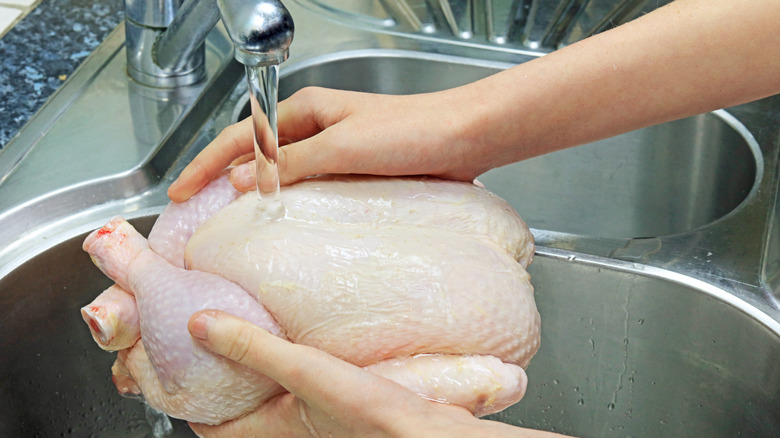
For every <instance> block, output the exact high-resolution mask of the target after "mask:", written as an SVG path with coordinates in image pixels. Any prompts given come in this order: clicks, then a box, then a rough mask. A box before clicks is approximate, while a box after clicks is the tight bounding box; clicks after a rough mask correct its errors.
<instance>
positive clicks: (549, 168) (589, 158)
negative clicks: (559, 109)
mask: <svg viewBox="0 0 780 438" xmlns="http://www.w3.org/2000/svg"><path fill="white" fill-rule="evenodd" d="M508 67H510V65H509V64H503V63H495V62H481V61H476V60H473V59H462V58H457V57H450V56H443V55H442V56H437V55H431V54H423V55H421V54H417V53H415V52H403V51H394V50H384V51H377V50H373V51H370V52H363V51H354V52H342V53H339V54H338V56H333V55H328V56H322V57H316V58H312V59H309V60H307V61H305V62H302V63H299V64H294V65H292V66H291V67H290V68H287V66H283V67H282V73H281V76H280V78H281V79H280V91H279V97H280V99H284V98H286V97H289V96H290V95H292V94H293V93H294V92H295V91H297V90H299V89H301V88H303V87H305V86H309V85H316V86H323V87H329V88H337V89H345V90H353V91H363V92H371V93H387V94H411V93H423V92H431V91H437V90H442V89H446V88H451V87H455V86H459V85H463V84H466V83H469V82H472V81H475V80H478V79H481V78H484V77H486V76H488V75H491V74H493V73H496V72H498V71H500V70H502V69H505V68H508ZM236 113H237V115H236V119H240V118H243V117H246V116H248V115H249V114H250V113H249V109H248V107H247V106H246V104H245V103H242V105H241V106H240V107H239V111H237V112H236ZM760 163H761V152H760V150H759V148H758V146H757V144H756V142H755V140H753V138H752V136H751V135H750V133H749V132H748V131H747V130H746V129H745V128H744V127H743V126H742V125H741V124H740V122H739V121H737V120H736V119H735V118H733V117H732V116H731V115H730V114H729V113H728V112H726V111H716V112H713V113H708V114H702V115H698V116H695V117H690V118H687V119H683V120H679V121H675V122H670V123H664V124H661V125H658V126H653V127H649V128H645V129H640V130H637V131H633V132H629V133H627V134H623V135H620V136H617V137H613V138H610V139H606V140H602V141H598V142H595V143H591V144H588V145H584V146H580V147H577V148H573V149H570V150H565V151H561V152H557V153H553V154H549V155H546V156H542V157H538V158H534V159H531V160H527V161H524V162H521V163H516V164H511V165H508V166H505V167H502V168H499V169H494V170H492V171H490V172H488V173H486V174H484V175H482V176H481V177H480V178H479V179H480V180H481V181H482V182H483V183H484V184H485V185H486V186H487V187H488V188H490V189H491V190H492V191H494V192H496V193H497V194H498V195H500V196H501V197H503V198H505V199H506V200H508V201H509V202H510V203H511V204H512V205H513V206H514V207H515V208H516V209H517V210H518V211H519V212H520V214H521V215H522V216H523V218H524V219H525V220H526V221H527V222H528V224H529V225H530V226H531V227H533V228H537V229H543V230H548V231H557V232H564V233H569V234H578V235H587V236H596V237H614V238H637V237H657V236H665V235H671V234H676V233H681V232H685V231H690V230H693V229H695V228H697V227H701V226H703V225H706V224H709V223H711V222H713V221H716V220H717V219H719V218H721V217H723V216H725V215H727V214H728V213H729V212H731V211H733V210H734V209H735V208H737V207H738V206H739V205H740V203H742V202H743V201H744V200H745V199H746V198H747V197H748V195H749V194H750V193H751V190H753V189H754V187H755V186H756V185H757V183H758V182H759V179H760V170H759V169H761V168H762V167H761V166H760Z"/></svg>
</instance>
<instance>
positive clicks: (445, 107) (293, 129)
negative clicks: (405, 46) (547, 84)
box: [168, 87, 491, 202]
mask: <svg viewBox="0 0 780 438" xmlns="http://www.w3.org/2000/svg"><path fill="white" fill-rule="evenodd" d="M464 93H465V91H464V90H463V89H453V90H447V91H443V92H438V93H429V94H420V95H409V96H390V95H378V94H368V93H357V92H349V91H339V90H331V89H324V88H313V87H311V88H305V89H303V90H301V91H299V92H297V93H296V94H294V95H293V96H292V97H290V98H289V99H287V100H285V101H283V102H280V103H279V108H278V125H279V128H278V129H279V142H280V144H281V145H285V146H284V147H282V148H280V150H279V163H278V166H279V174H280V175H279V176H280V182H281V184H282V185H285V184H290V183H292V182H295V181H297V180H300V179H302V178H304V177H307V176H311V175H317V174H323V173H360V174H379V175H422V174H427V175H434V176H440V177H443V178H449V179H456V180H464V181H471V180H473V179H474V178H475V177H476V176H478V175H479V174H481V173H483V172H484V171H486V170H488V169H490V168H491V165H490V163H489V160H487V159H485V157H484V155H485V154H482V153H479V151H476V150H474V148H473V145H474V144H475V143H477V142H476V141H473V139H471V138H470V135H472V136H473V135H474V134H473V130H470V129H469V127H468V126H469V123H473V122H471V121H470V118H469V117H468V116H469V114H467V113H468V111H469V109H470V108H471V107H472V106H473V105H472V104H469V103H467V102H469V100H468V99H467V98H466V97H464V96H463V94H464ZM252 137H253V131H252V123H251V119H246V120H243V121H241V122H239V123H236V124H235V125H231V126H229V127H227V128H226V129H225V130H224V131H222V132H221V133H220V134H219V135H218V136H217V137H216V138H215V139H214V141H213V142H211V144H209V145H208V146H207V147H206V148H205V149H204V150H203V151H202V152H201V153H200V154H199V155H198V156H197V157H195V159H194V160H193V161H192V162H191V163H190V164H189V165H188V166H187V167H186V168H185V169H184V171H183V172H182V173H181V175H180V176H179V178H178V179H177V180H176V181H175V182H174V183H173V185H171V187H170V189H169V191H168V194H169V196H170V197H171V199H172V200H174V201H178V202H181V201H184V200H186V199H188V198H189V197H191V196H192V195H194V194H195V193H197V191H198V190H200V189H201V188H202V187H203V186H204V185H206V184H207V183H208V182H209V181H210V180H211V179H212V178H214V177H215V176H216V175H218V174H219V172H220V171H222V170H223V169H224V168H225V167H227V166H228V165H237V167H235V168H234V169H233V170H232V172H231V181H232V182H233V184H234V186H236V188H237V189H238V190H241V191H247V190H250V189H252V188H254V187H255V166H254V164H253V163H251V162H249V161H251V160H253V158H254V143H253V138H252Z"/></svg>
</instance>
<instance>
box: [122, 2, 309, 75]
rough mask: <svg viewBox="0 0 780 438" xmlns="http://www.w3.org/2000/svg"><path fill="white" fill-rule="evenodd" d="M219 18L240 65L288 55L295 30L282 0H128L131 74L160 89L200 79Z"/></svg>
mask: <svg viewBox="0 0 780 438" xmlns="http://www.w3.org/2000/svg"><path fill="white" fill-rule="evenodd" d="M220 18H221V19H222V21H223V23H224V24H225V27H226V28H227V30H228V33H229V34H230V38H231V40H232V41H233V45H234V47H235V50H234V57H235V58H236V60H238V61H239V62H241V63H242V64H245V65H249V66H258V65H269V64H280V63H282V62H283V61H284V60H286V59H287V56H288V54H289V47H290V43H292V39H293V33H294V30H295V29H294V25H293V20H292V16H291V15H290V13H289V12H288V11H287V8H285V7H284V5H283V4H282V3H281V2H280V1H279V0H125V35H126V43H125V45H126V50H127V72H128V74H129V75H130V77H131V78H133V79H134V80H136V81H137V82H140V83H141V84H144V85H149V86H153V87H159V88H174V87H178V86H185V85H192V84H195V83H197V82H199V81H201V80H202V79H203V78H204V77H205V45H204V41H205V39H206V36H207V34H208V33H209V31H210V30H211V29H212V28H213V27H214V25H216V24H217V22H218V21H219V20H220Z"/></svg>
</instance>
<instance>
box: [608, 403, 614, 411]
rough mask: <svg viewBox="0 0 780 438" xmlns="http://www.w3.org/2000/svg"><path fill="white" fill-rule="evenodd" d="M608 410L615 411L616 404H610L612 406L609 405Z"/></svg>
mask: <svg viewBox="0 0 780 438" xmlns="http://www.w3.org/2000/svg"><path fill="white" fill-rule="evenodd" d="M607 409H609V410H610V411H611V410H614V409H615V404H614V403H610V404H608V405H607Z"/></svg>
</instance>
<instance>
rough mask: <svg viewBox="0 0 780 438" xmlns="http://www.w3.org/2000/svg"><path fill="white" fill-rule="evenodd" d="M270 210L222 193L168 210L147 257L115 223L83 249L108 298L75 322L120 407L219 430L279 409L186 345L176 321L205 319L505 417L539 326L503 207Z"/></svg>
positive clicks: (368, 192)
mask: <svg viewBox="0 0 780 438" xmlns="http://www.w3.org/2000/svg"><path fill="white" fill-rule="evenodd" d="M281 200H282V203H281V204H279V203H272V202H260V201H258V197H257V194H256V193H254V192H250V193H247V194H243V195H241V194H239V193H238V192H236V191H235V190H234V189H233V187H232V186H231V185H230V183H229V182H228V181H227V178H226V177H225V176H222V177H220V178H218V179H216V180H214V181H212V182H211V183H210V184H209V185H208V186H207V187H205V188H204V189H203V190H201V191H200V192H199V193H198V194H197V195H196V196H195V197H193V198H192V199H191V200H189V201H187V202H184V203H181V204H170V205H169V206H168V207H167V208H166V209H165V211H163V213H162V214H161V215H160V217H159V218H158V220H157V222H156V223H155V226H154V228H153V229H152V231H151V233H150V234H149V238H148V240H147V239H146V238H144V237H143V236H141V235H140V234H139V233H138V232H137V231H136V230H135V229H133V227H132V226H131V225H130V224H129V223H128V222H126V221H125V220H124V219H122V218H114V219H112V220H111V221H110V222H109V223H108V224H107V225H106V226H104V227H103V228H101V229H99V230H96V231H94V232H93V233H91V234H90V235H89V236H88V237H87V239H86V240H85V242H84V249H85V250H86V251H87V252H88V253H89V254H90V256H91V257H92V259H93V261H94V262H95V264H96V265H97V266H98V267H99V268H100V269H101V270H102V271H103V272H104V273H105V274H106V275H108V276H109V277H110V278H111V279H112V280H113V281H114V282H115V283H116V285H114V286H112V287H111V288H109V289H108V290H107V291H105V292H104V293H103V294H101V295H100V296H99V297H98V298H97V299H96V300H95V301H94V302H93V303H91V304H89V305H87V306H85V307H84V308H83V309H82V316H83V317H84V320H85V321H86V322H87V323H88V325H89V328H90V330H91V332H92V335H93V337H94V338H95V341H96V342H97V343H98V344H99V345H100V346H101V347H102V348H104V349H106V350H110V351H117V350H118V351H119V353H118V357H117V360H116V362H115V364H114V366H113V368H112V372H113V380H114V383H115V385H116V386H117V388H118V389H119V391H120V392H121V393H124V394H136V395H140V394H143V397H144V398H145V400H146V402H147V403H148V404H149V405H150V406H152V407H154V408H156V409H159V410H162V411H164V412H165V413H167V414H169V415H171V416H173V417H176V418H180V419H184V420H187V421H193V422H199V423H207V424H219V423H222V422H224V421H227V420H230V419H233V418H237V417H240V416H242V415H244V414H246V413H248V412H251V411H252V410H254V409H256V408H257V407H258V406H260V405H261V404H262V403H264V402H265V401H266V400H268V399H270V398H271V397H273V396H275V395H277V394H280V393H282V392H284V389H283V388H282V387H280V386H279V385H278V384H277V383H275V382H274V381H272V380H271V379H269V378H267V377H265V376H263V375H261V374H259V373H257V372H255V371H253V370H250V369H248V368H246V367H243V366H242V365H240V364H237V363H235V362H232V361H230V360H228V359H226V358H223V357H221V356H218V355H215V354H212V353H211V352H209V351H207V350H205V349H204V348H202V347H201V346H200V344H199V343H198V342H196V341H194V340H193V339H192V338H191V337H190V335H189V333H188V331H187V321H188V319H189V317H190V316H191V315H192V314H193V313H194V312H196V311H198V310H202V309H207V308H216V309H221V310H225V311H227V312H229V313H233V314H235V315H237V316H240V317H243V318H245V319H247V320H249V321H251V322H253V323H255V324H257V325H259V326H261V327H263V328H264V329H266V330H268V331H270V332H271V333H274V334H276V335H277V336H280V337H283V338H286V339H288V340H290V341H292V342H295V343H300V344H306V345H310V346H313V347H316V348H319V349H321V350H324V351H326V352H328V353H330V354H332V355H334V356H336V357H339V358H341V359H344V360H346V361H349V362H351V363H354V364H356V365H358V366H361V367H364V368H365V369H367V370H369V371H371V372H374V373H376V374H379V375H381V376H384V377H386V378H389V379H391V380H394V381H396V382H398V383H400V384H402V385H404V386H406V387H408V388H409V389H411V390H412V391H415V392H416V393H418V394H420V395H421V396H422V397H425V398H427V399H430V400H435V401H439V402H444V403H452V404H456V405H460V406H463V407H465V408H467V409H470V410H471V411H472V412H473V413H474V414H475V415H477V416H482V415H486V414H490V413H494V412H498V411H500V410H502V409H504V408H506V407H508V406H510V405H512V404H514V403H516V402H517V401H518V400H520V398H521V397H522V396H523V394H524V392H525V387H526V375H525V372H524V370H523V369H524V368H525V367H526V366H527V365H528V362H529V360H530V359H531V357H532V356H533V355H534V353H535V352H536V350H537V348H538V346H539V325H540V321H539V314H538V312H537V310H536V305H535V303H534V298H533V288H532V286H531V284H530V278H529V275H528V273H527V272H526V271H525V267H527V265H528V264H529V263H530V262H531V260H532V257H533V250H534V247H533V237H532V235H531V233H530V231H529V230H528V227H527V226H526V225H525V223H524V222H523V221H522V220H521V219H520V217H519V216H518V215H517V213H516V212H515V211H514V210H513V209H512V208H511V207H510V206H509V205H508V204H507V203H506V202H505V201H503V200H501V199H500V198H498V197H497V196H495V195H493V194H492V193H490V192H489V191H487V190H485V189H484V188H481V187H479V186H477V185H474V184H469V183H462V182H453V181H445V180H440V179H435V178H428V177H418V178H384V177H369V176H361V177H359V176H349V177H345V176H342V177H334V176H326V177H318V178H312V179H308V180H304V181H302V182H299V183H297V184H295V185H292V186H289V187H284V188H282V194H281Z"/></svg>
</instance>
